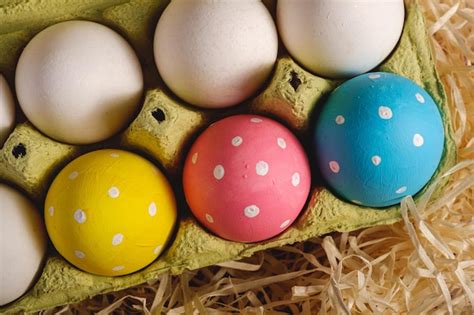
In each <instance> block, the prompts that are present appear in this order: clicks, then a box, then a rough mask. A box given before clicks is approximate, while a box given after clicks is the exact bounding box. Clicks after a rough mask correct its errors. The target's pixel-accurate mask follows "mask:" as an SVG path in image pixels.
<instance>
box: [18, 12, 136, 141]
mask: <svg viewBox="0 0 474 315" xmlns="http://www.w3.org/2000/svg"><path fill="white" fill-rule="evenodd" d="M16 91H17V96H18V101H19V103H20V106H21V108H22V109H23V111H24V112H25V115H26V116H27V117H28V119H29V120H30V121H31V122H32V123H33V124H34V125H35V126H36V127H37V128H38V129H39V130H41V131H42V132H44V133H45V134H46V135H48V136H50V137H51V138H54V139H56V140H59V141H62V142H67V143H73V144H89V143H94V142H98V141H102V140H104V139H107V138H109V137H111V136H113V135H114V134H115V133H117V132H118V131H119V130H120V129H122V128H123V127H125V125H126V124H127V123H129V122H130V120H131V119H132V116H133V115H134V113H135V112H136V111H137V107H138V105H139V101H140V99H141V96H142V92H143V73H142V69H141V66H140V62H139V60H138V58H137V56H136V55H135V52H134V51H133V49H132V48H131V47H130V45H129V44H128V43H127V41H126V40H125V39H124V38H122V37H121V36H120V35H119V34H117V33H116V32H114V31H113V30H111V29H110V28H108V27H105V26H103V25H100V24H97V23H93V22H88V21H68V22H63V23H58V24H55V25H53V26H50V27H48V28H46V29H45V30H43V31H42V32H40V33H39V34H37V35H36V36H35V37H34V38H33V39H32V40H31V41H30V42H29V43H28V45H27V46H26V48H25V50H24V51H23V53H22V55H21V57H20V60H19V62H18V66H17V70H16Z"/></svg>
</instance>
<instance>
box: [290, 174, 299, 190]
mask: <svg viewBox="0 0 474 315" xmlns="http://www.w3.org/2000/svg"><path fill="white" fill-rule="evenodd" d="M300 182H301V177H300V173H298V172H296V173H294V174H293V175H292V176H291V184H292V185H293V186H294V187H297V186H298V185H299V184H300Z"/></svg>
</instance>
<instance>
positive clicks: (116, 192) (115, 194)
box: [109, 187, 120, 199]
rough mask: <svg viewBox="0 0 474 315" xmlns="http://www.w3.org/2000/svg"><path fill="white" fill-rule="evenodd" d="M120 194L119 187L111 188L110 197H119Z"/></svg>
mask: <svg viewBox="0 0 474 315" xmlns="http://www.w3.org/2000/svg"><path fill="white" fill-rule="evenodd" d="M119 196H120V190H119V189H118V188H117V187H111V188H110V189H109V197H110V198H114V199H115V198H118V197H119Z"/></svg>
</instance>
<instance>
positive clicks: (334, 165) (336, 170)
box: [329, 161, 341, 174]
mask: <svg viewBox="0 0 474 315" xmlns="http://www.w3.org/2000/svg"><path fill="white" fill-rule="evenodd" d="M329 168H330V169H331V171H332V172H333V173H336V174H337V173H339V171H340V170H341V167H340V166H339V163H337V162H336V161H331V162H329Z"/></svg>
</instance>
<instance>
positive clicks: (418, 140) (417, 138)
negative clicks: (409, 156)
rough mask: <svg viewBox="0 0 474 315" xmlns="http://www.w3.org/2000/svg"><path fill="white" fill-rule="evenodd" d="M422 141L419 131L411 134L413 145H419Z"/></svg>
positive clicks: (423, 141)
mask: <svg viewBox="0 0 474 315" xmlns="http://www.w3.org/2000/svg"><path fill="white" fill-rule="evenodd" d="M424 143H425V139H423V136H422V135H420V134H419V133H415V135H414V136H413V145H414V146H415V147H421V146H422V145H423V144H424Z"/></svg>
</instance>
